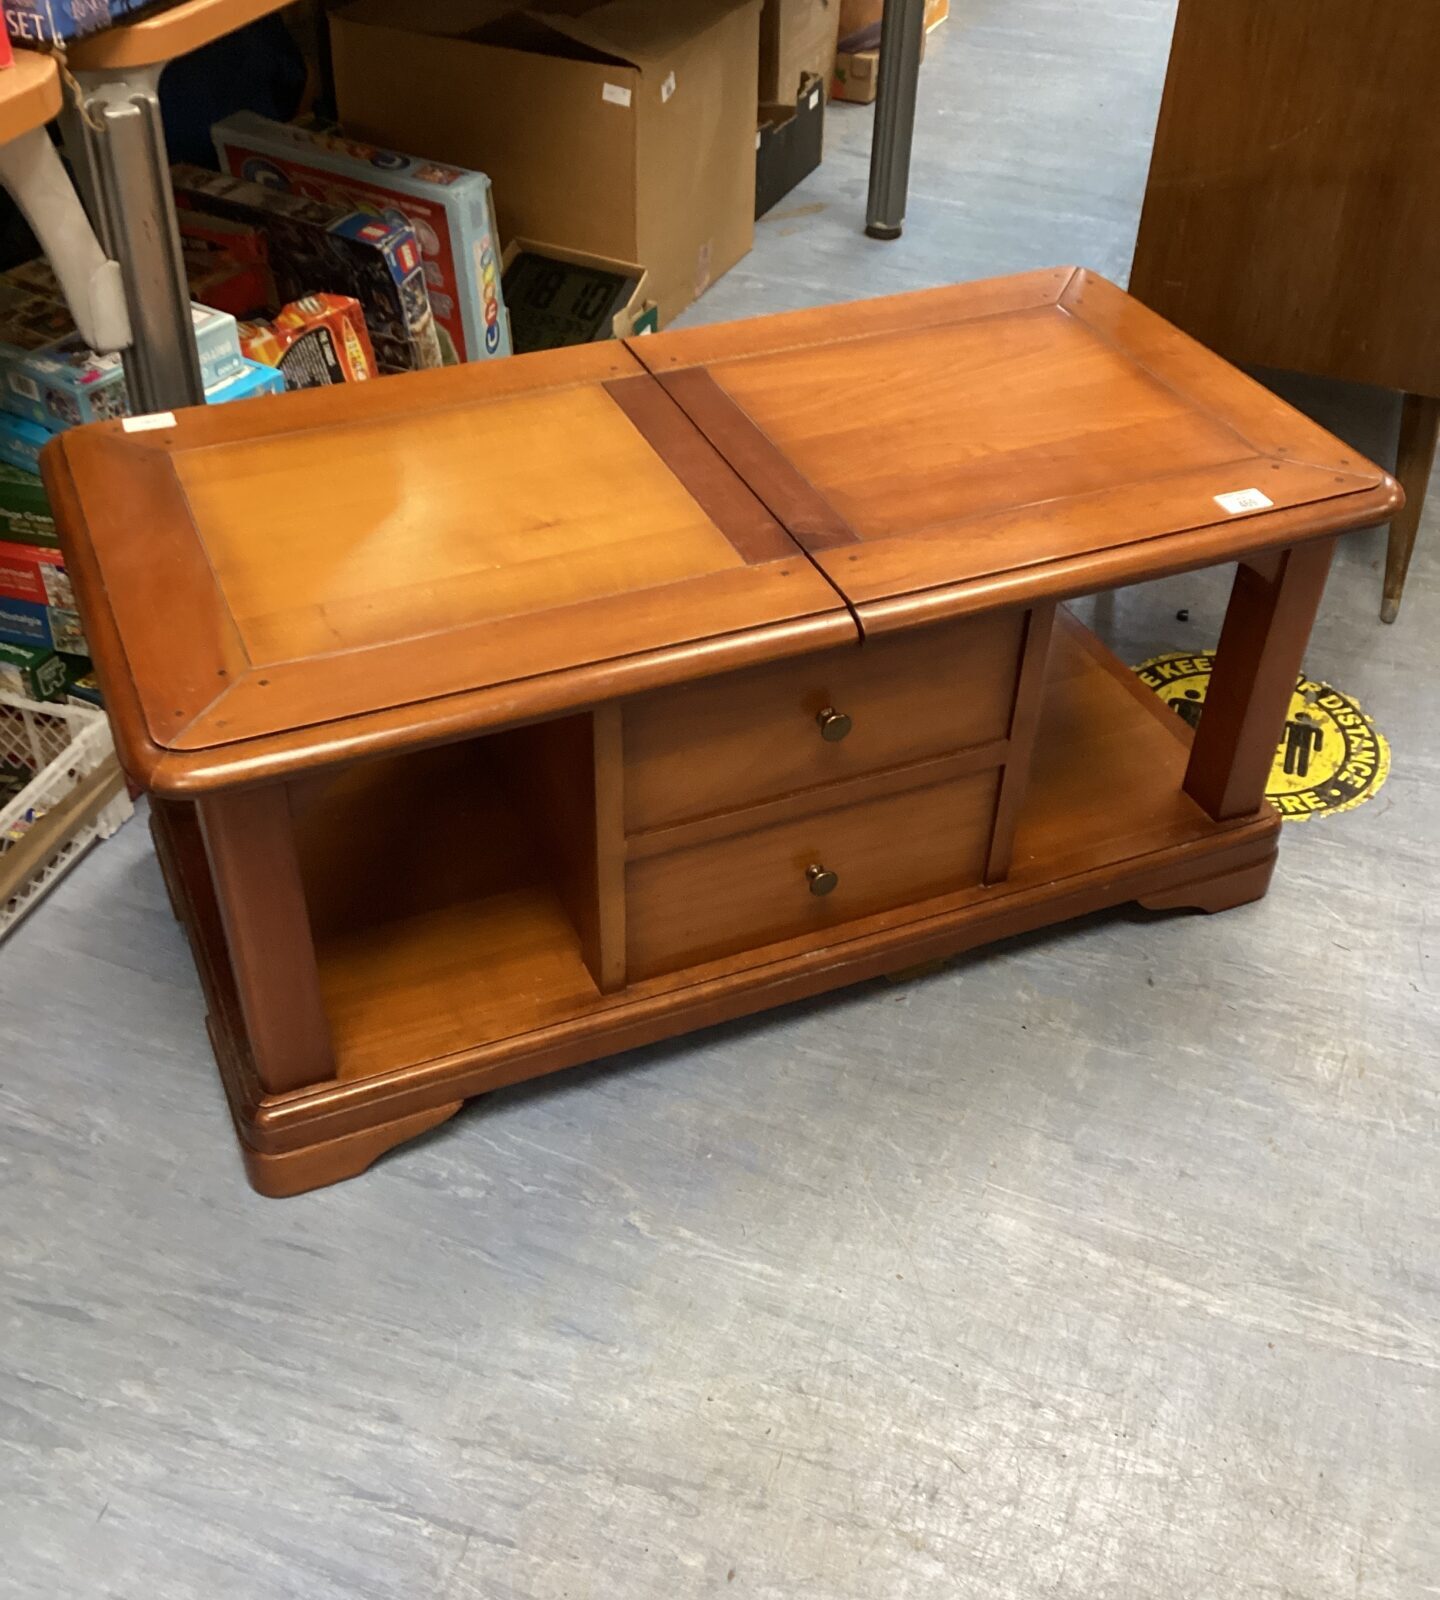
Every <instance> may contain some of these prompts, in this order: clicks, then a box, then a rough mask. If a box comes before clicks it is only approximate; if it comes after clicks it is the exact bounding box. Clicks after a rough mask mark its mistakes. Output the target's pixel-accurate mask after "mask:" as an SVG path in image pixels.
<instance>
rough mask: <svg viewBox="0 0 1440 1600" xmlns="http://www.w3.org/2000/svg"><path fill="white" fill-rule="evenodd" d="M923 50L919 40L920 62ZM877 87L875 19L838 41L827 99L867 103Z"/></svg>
mask: <svg viewBox="0 0 1440 1600" xmlns="http://www.w3.org/2000/svg"><path fill="white" fill-rule="evenodd" d="M927 38H928V35H927ZM925 50H926V43H925V39H922V40H921V41H920V59H921V60H922V61H923V60H924V59H925ZM879 88H880V24H879V23H878V22H876V23H874V24H872V26H871V27H869V28H867V29H865V31H864V32H862V33H858V34H855V35H854V36H853V37H852V38H850V39H842V40H841V41H840V48H839V49H838V50H837V51H836V52H835V76H834V77H833V78H832V79H831V80H830V98H831V99H832V100H848V101H850V102H851V103H853V104H855V105H862V106H868V105H869V104H870V102H871V101H872V100H874V98H875V96H876V94H877V93H878V92H879Z"/></svg>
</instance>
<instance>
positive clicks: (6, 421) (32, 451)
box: [0, 411, 59, 476]
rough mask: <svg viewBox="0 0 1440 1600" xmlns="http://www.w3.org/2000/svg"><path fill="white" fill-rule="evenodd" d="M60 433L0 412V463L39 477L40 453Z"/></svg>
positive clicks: (56, 429)
mask: <svg viewBox="0 0 1440 1600" xmlns="http://www.w3.org/2000/svg"><path fill="white" fill-rule="evenodd" d="M58 432H59V429H58V428H43V427H41V425H40V424H39V423H38V422H30V421H27V420H26V419H25V418H24V417H13V416H11V414H10V413H9V412H8V411H0V463H3V464H4V465H5V466H7V467H18V468H19V470H20V471H21V472H26V473H32V474H34V475H36V476H38V475H39V472H40V452H41V451H42V450H43V449H44V448H45V446H46V445H47V444H49V443H50V441H51V439H53V438H54V437H55V435H56V433H58Z"/></svg>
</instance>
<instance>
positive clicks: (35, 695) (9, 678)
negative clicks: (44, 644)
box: [0, 641, 65, 700]
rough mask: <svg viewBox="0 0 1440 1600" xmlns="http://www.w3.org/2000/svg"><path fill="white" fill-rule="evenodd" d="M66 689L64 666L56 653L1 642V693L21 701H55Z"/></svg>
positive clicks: (29, 646)
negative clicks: (12, 695)
mask: <svg viewBox="0 0 1440 1600" xmlns="http://www.w3.org/2000/svg"><path fill="white" fill-rule="evenodd" d="M64 687H65V663H64V662H63V661H62V660H61V659H60V657H59V656H57V655H56V654H55V652H54V651H53V650H37V649H35V648H34V647H33V646H31V645H24V644H6V643H4V642H3V641H0V690H3V691H4V692H5V693H6V694H15V695H19V696H20V698H21V699H22V700H53V699H54V698H55V696H56V695H57V694H59V693H61V691H62V690H63V689H64Z"/></svg>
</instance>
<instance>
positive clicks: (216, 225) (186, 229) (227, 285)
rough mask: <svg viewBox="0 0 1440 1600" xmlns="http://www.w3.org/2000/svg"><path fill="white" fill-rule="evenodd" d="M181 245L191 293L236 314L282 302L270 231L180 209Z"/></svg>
mask: <svg viewBox="0 0 1440 1600" xmlns="http://www.w3.org/2000/svg"><path fill="white" fill-rule="evenodd" d="M178 221H179V223H180V248H181V251H182V252H183V254H184V257H185V276H186V278H187V280H188V281H189V284H190V293H191V295H192V296H193V297H194V298H195V299H196V300H199V301H202V302H203V303H204V304H205V305H207V306H214V307H215V308H216V309H217V310H219V311H228V312H229V313H230V315H231V316H232V317H239V318H245V317H253V316H257V315H258V314H259V313H261V312H263V311H269V310H271V309H273V308H274V307H275V306H276V305H278V304H279V302H278V300H277V299H276V297H275V280H274V278H273V277H272V276H271V274H270V252H269V249H268V247H267V246H266V243H265V234H264V232H263V231H262V230H261V229H259V228H257V227H255V226H254V225H253V224H251V223H244V222H231V221H228V220H227V219H226V218H224V217H211V216H207V215H206V214H205V213H204V212H203V211H183V210H182V211H180V212H179V213H178Z"/></svg>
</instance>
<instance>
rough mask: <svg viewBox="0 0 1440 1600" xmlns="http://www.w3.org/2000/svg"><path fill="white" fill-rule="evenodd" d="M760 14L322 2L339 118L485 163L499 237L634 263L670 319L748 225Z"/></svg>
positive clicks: (677, 2)
mask: <svg viewBox="0 0 1440 1600" xmlns="http://www.w3.org/2000/svg"><path fill="white" fill-rule="evenodd" d="M547 7H548V9H547ZM562 7H563V8H564V9H562ZM759 16H760V0H683V3H681V0H660V3H647V4H636V3H635V0H593V3H586V0H536V3H535V4H534V5H531V6H530V7H527V8H526V9H524V10H515V9H508V10H507V9H504V8H503V5H502V4H501V3H497V0H450V3H448V4H446V5H444V6H438V5H424V6H416V5H409V4H405V3H403V0H358V3H356V4H354V5H351V6H348V7H346V8H345V9H343V10H341V11H337V12H335V13H334V14H333V15H332V17H331V33H332V39H333V56H334V63H335V78H336V87H337V93H338V96H339V102H340V116H341V121H342V122H343V123H344V124H345V126H346V127H347V128H348V129H349V130H350V131H351V133H353V134H355V135H356V136H358V137H361V138H365V139H373V140H375V141H376V142H377V143H383V144H390V145H397V146H400V147H402V148H405V147H408V148H410V149H415V150H423V151H425V153H426V154H427V155H430V156H433V157H434V158H435V159H437V160H441V161H449V162H452V163H454V164H455V165H456V166H463V167H473V168H478V169H480V170H483V171H485V172H488V173H489V174H490V177H491V180H492V181H493V183H494V185H495V203H496V207H497V210H498V212H499V221H500V231H501V234H502V235H503V236H505V237H506V238H526V239H553V240H555V241H557V242H559V243H563V244H564V245H566V246H567V247H568V248H570V249H573V250H580V251H584V252H586V253H588V254H591V255H595V256H602V257H604V258H606V259H607V260H611V261H642V262H644V264H645V266H646V268H647V270H648V271H649V274H650V294H651V296H652V297H653V298H654V299H655V301H656V302H657V304H658V306H659V312H660V321H661V323H662V324H664V325H667V326H668V324H669V323H670V322H671V321H673V319H674V318H675V317H676V316H678V315H679V313H680V312H681V311H683V310H684V308H685V307H686V306H687V305H689V304H690V302H691V301H692V300H694V299H695V298H696V297H697V296H698V295H700V294H701V293H703V292H704V290H705V289H706V288H707V287H708V285H709V284H710V283H711V282H713V281H714V279H716V278H718V277H719V276H720V274H721V273H722V272H724V271H726V270H727V269H728V268H729V267H732V266H734V264H735V263H736V262H737V261H738V260H740V258H741V257H742V256H743V255H744V254H745V252H746V251H747V250H748V249H749V248H750V245H751V243H752V242H753V239H754V233H755V146H754V139H755V80H756V71H757V60H758V51H759ZM426 30H428V31H426Z"/></svg>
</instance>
